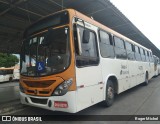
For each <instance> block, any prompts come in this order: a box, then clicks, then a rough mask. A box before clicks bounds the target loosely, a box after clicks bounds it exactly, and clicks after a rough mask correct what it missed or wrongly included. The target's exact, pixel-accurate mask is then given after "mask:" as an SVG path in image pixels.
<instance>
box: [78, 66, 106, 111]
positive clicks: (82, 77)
mask: <svg viewBox="0 0 160 124" xmlns="http://www.w3.org/2000/svg"><path fill="white" fill-rule="evenodd" d="M76 82H77V94H76V96H77V102H76V103H77V111H80V110H82V109H84V108H87V107H89V106H91V105H94V104H96V103H98V102H100V101H102V100H103V84H102V83H101V82H102V75H101V68H100V66H90V67H83V68H76Z"/></svg>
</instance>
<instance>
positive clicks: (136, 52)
mask: <svg viewBox="0 0 160 124" xmlns="http://www.w3.org/2000/svg"><path fill="white" fill-rule="evenodd" d="M135 58H136V60H137V61H141V55H140V51H139V47H138V46H135Z"/></svg>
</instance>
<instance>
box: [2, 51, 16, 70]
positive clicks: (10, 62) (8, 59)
mask: <svg viewBox="0 0 160 124" xmlns="http://www.w3.org/2000/svg"><path fill="white" fill-rule="evenodd" d="M18 62H19V59H18V58H17V56H15V55H12V54H6V53H0V67H12V66H15V64H17V63H18Z"/></svg>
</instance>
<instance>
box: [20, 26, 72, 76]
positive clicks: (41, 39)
mask: <svg viewBox="0 0 160 124" xmlns="http://www.w3.org/2000/svg"><path fill="white" fill-rule="evenodd" d="M69 62H70V50H69V27H66V26H65V27H61V28H56V29H49V30H48V31H47V32H45V33H41V34H38V35H36V36H34V37H31V38H28V39H27V40H25V41H24V42H23V46H22V51H21V74H22V75H25V76H46V75H51V74H55V73H58V72H62V71H64V70H65V69H66V68H67V67H68V66H69Z"/></svg>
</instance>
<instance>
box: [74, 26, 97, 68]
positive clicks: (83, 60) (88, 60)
mask: <svg viewBox="0 0 160 124" xmlns="http://www.w3.org/2000/svg"><path fill="white" fill-rule="evenodd" d="M77 27H78V28H79V30H80V39H81V46H82V54H81V55H80V56H79V55H77V56H76V65H77V66H78V67H83V66H93V65H98V63H99V55H98V47H97V40H96V33H95V32H94V31H92V30H89V29H85V30H88V31H89V33H90V38H89V42H88V43H86V42H83V41H82V39H83V31H84V27H81V26H77Z"/></svg>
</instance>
